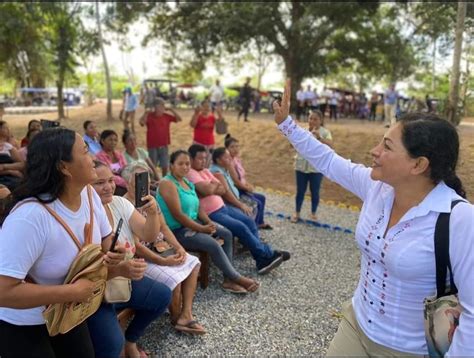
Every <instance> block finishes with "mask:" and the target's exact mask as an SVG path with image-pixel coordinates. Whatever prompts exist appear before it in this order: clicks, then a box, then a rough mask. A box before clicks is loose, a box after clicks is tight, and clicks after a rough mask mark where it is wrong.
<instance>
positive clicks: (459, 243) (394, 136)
mask: <svg viewBox="0 0 474 358" xmlns="http://www.w3.org/2000/svg"><path fill="white" fill-rule="evenodd" d="M290 91H291V89H290V82H289V81H288V82H287V85H286V87H285V92H284V95H283V100H282V104H281V105H280V104H278V103H274V104H273V108H274V110H275V122H276V123H278V125H279V129H280V131H281V132H282V133H283V134H284V135H285V136H286V137H287V138H288V140H289V141H290V142H291V143H292V144H293V146H294V147H295V148H296V150H297V151H298V152H299V153H300V154H301V155H302V156H303V157H304V158H305V159H306V160H308V161H309V162H310V163H311V165H313V166H314V167H316V168H318V170H319V171H320V172H321V173H323V174H324V175H325V176H327V177H328V178H329V179H331V180H333V181H335V182H336V183H338V184H339V185H341V186H342V187H344V188H346V189H347V190H349V191H351V192H352V193H354V194H355V195H357V196H358V197H359V198H360V199H361V200H362V201H363V202H364V204H363V206H362V209H361V213H360V217H359V222H358V224H357V229H356V233H355V237H356V241H357V244H358V246H359V249H360V252H361V264H360V266H361V271H360V278H359V284H358V286H357V289H356V291H355V293H354V296H353V297H352V300H350V301H348V302H346V304H345V305H344V307H343V311H342V314H343V319H342V320H341V323H340V325H339V329H338V331H337V333H336V335H335V337H334V339H333V341H332V342H331V344H330V346H329V349H328V353H327V354H328V356H339V357H340V356H350V355H353V356H360V357H364V356H365V357H367V356H423V355H427V354H428V348H427V344H426V340H425V330H424V316H423V309H424V306H423V301H424V299H425V298H427V297H431V296H433V295H435V294H436V271H437V270H436V263H435V252H434V232H435V227H436V223H437V220H438V217H439V215H440V214H441V213H450V214H451V215H450V223H449V227H450V234H449V253H450V255H449V256H450V261H451V268H452V274H453V276H454V283H455V285H456V287H457V289H458V298H459V302H460V305H461V307H462V309H463V312H462V313H461V316H460V317H459V326H458V327H457V329H456V331H455V332H454V334H453V335H452V342H451V346H450V349H449V351H448V352H447V354H446V356H473V355H474V345H473V343H472V342H474V290H473V287H474V286H473V284H472V283H473V282H474V255H473V254H472V253H473V245H474V225H473V221H474V206H473V205H472V204H470V203H468V202H467V201H465V199H464V198H465V196H466V193H465V191H464V189H463V186H462V183H461V180H460V179H459V178H458V177H457V175H456V165H457V162H458V156H459V138H458V134H457V132H456V129H455V128H454V127H453V125H452V124H450V123H449V122H448V121H446V120H444V119H441V118H439V117H437V116H436V115H433V114H426V113H410V114H408V115H406V116H404V117H402V118H401V119H400V121H399V123H396V124H394V125H393V126H392V127H391V128H390V129H389V130H388V131H387V132H386V133H385V135H384V137H383V139H382V140H381V141H380V143H379V144H378V145H377V146H376V147H375V148H373V149H372V150H371V155H372V157H373V164H372V166H371V168H367V167H365V166H363V165H357V164H353V163H352V162H351V161H350V160H346V159H344V158H342V157H340V156H339V155H337V154H336V153H335V152H334V150H332V149H331V148H330V147H329V146H327V145H324V144H322V143H321V142H320V141H318V139H316V138H315V137H314V136H313V134H311V133H310V132H308V131H306V130H304V129H303V128H301V127H299V126H298V125H297V124H296V122H294V121H293V119H292V118H291V116H289V106H290V93H291V92H290ZM458 200H461V201H462V202H460V203H458V204H457V205H456V206H455V207H454V208H452V205H453V203H454V202H455V201H458Z"/></svg>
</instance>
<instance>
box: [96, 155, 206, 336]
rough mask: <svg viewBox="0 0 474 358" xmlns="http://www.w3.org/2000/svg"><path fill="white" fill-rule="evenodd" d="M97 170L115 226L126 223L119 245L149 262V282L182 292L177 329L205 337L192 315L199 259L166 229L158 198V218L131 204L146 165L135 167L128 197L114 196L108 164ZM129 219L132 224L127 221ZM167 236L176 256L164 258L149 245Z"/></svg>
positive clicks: (100, 191) (99, 186)
mask: <svg viewBox="0 0 474 358" xmlns="http://www.w3.org/2000/svg"><path fill="white" fill-rule="evenodd" d="M143 167H144V168H145V169H143ZM96 170H97V175H98V177H99V178H98V180H97V181H96V182H95V183H94V188H95V189H96V191H97V193H98V194H99V196H100V198H101V200H102V204H103V205H104V207H105V208H106V211H107V213H108V214H109V217H111V218H112V221H114V222H118V220H119V219H120V218H123V219H124V225H123V227H122V232H121V235H120V237H119V241H122V242H123V243H124V245H125V247H128V249H129V251H131V252H132V253H131V256H132V257H133V255H134V254H136V255H137V256H138V257H140V258H142V259H144V260H146V261H147V268H146V271H145V276H146V277H147V278H149V279H152V280H154V281H157V282H158V283H160V284H163V285H166V286H167V287H168V288H169V289H170V290H172V291H173V295H181V292H182V298H183V300H182V303H183V305H182V308H181V307H179V309H178V310H175V309H174V308H175V307H173V306H172V305H171V306H170V313H171V315H172V317H171V321H172V323H173V325H174V327H175V329H176V330H178V331H185V332H186V333H190V334H198V335H199V334H205V333H206V331H205V329H204V327H203V326H202V325H200V324H199V323H198V322H197V321H196V320H194V317H193V313H192V306H193V300H194V293H195V292H196V286H197V279H198V275H199V267H200V264H199V259H198V258H197V257H195V256H191V255H189V254H188V253H186V251H185V250H184V249H183V247H182V246H181V245H180V244H179V242H178V241H177V240H176V238H175V237H174V235H173V233H172V232H171V230H170V229H169V228H168V226H167V225H166V223H165V220H164V218H163V216H162V214H161V210H160V208H159V207H158V204H157V203H156V200H155V198H153V197H152V196H149V198H150V201H151V202H152V203H153V210H155V211H156V213H155V214H154V215H149V210H147V208H146V206H143V207H141V208H139V209H138V210H137V209H135V207H134V206H133V204H132V203H131V201H132V202H134V201H135V195H134V194H131V193H134V192H135V178H134V175H135V173H141V172H147V166H146V164H141V163H135V164H132V166H131V170H130V173H129V176H128V178H127V180H128V183H129V187H128V189H129V191H128V196H127V197H120V196H116V195H112V194H113V192H114V190H115V188H114V187H115V183H114V181H113V173H112V171H111V170H110V169H109V168H108V167H107V166H106V165H105V164H103V163H100V162H99V163H97V162H96ZM131 195H132V196H131ZM139 210H140V211H139ZM140 212H141V213H143V214H141V213H140ZM127 218H128V220H126V219H127ZM163 235H164V236H165V237H166V242H168V243H169V244H170V245H171V247H170V248H171V249H174V253H173V254H171V255H169V256H167V257H161V256H160V255H158V254H157V253H156V252H153V251H151V250H150V249H149V248H148V247H147V244H152V245H153V244H154V243H155V242H156V241H157V240H158V239H163ZM140 241H141V242H140ZM132 292H133V291H132ZM180 298H181V297H178V301H179V302H180V301H181V300H180ZM176 311H177V312H176Z"/></svg>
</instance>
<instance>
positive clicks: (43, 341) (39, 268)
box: [0, 128, 124, 358]
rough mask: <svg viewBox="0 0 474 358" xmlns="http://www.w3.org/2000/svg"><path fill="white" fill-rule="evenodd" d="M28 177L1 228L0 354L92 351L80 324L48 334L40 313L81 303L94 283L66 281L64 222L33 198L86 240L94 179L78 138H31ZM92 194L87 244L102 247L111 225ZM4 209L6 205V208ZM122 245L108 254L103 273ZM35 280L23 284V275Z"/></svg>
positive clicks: (63, 134) (69, 246)
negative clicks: (49, 307) (55, 306)
mask: <svg viewBox="0 0 474 358" xmlns="http://www.w3.org/2000/svg"><path fill="white" fill-rule="evenodd" d="M30 150H31V152H30V153H29V155H28V161H27V166H26V176H25V179H24V181H23V182H22V184H21V185H20V186H19V187H18V188H17V189H16V190H15V191H13V194H12V197H11V198H12V204H11V205H12V206H13V205H16V206H15V208H14V210H13V211H11V212H10V213H9V215H8V216H7V217H6V219H5V221H4V222H3V225H2V228H1V230H0V356H1V357H38V358H39V357H78V358H79V357H80V358H82V357H91V358H92V357H94V349H93V345H92V342H91V337H90V334H89V333H90V332H89V330H88V328H87V324H86V323H85V322H84V323H82V324H80V325H78V326H77V327H75V328H74V329H72V330H71V331H69V332H68V333H65V334H60V335H58V336H55V337H50V336H49V334H48V331H47V328H46V325H45V322H44V318H43V316H42V312H43V310H44V308H45V306H47V305H49V304H53V303H66V302H85V301H87V300H88V299H89V298H90V297H91V296H92V294H93V291H94V287H95V284H94V283H93V282H91V281H89V280H86V279H81V280H78V281H77V282H75V283H74V284H68V285H64V284H63V282H64V279H65V277H66V274H67V272H68V270H69V267H70V266H71V263H72V262H73V260H74V258H75V257H76V255H77V253H78V250H77V247H76V246H75V245H74V243H73V242H72V240H71V239H70V238H69V234H68V233H67V232H66V230H65V229H64V227H63V226H62V225H61V224H60V223H59V222H58V221H57V220H56V219H55V218H54V217H53V216H52V215H51V214H50V213H49V212H48V211H47V210H46V209H45V208H43V207H42V205H40V204H39V203H37V202H34V201H32V202H25V201H27V200H31V199H35V200H38V201H40V202H41V203H43V204H45V205H47V206H49V207H50V208H51V209H52V210H54V211H55V212H56V213H57V214H58V215H59V216H60V217H61V218H62V219H63V220H64V222H65V223H66V224H67V225H68V226H69V227H70V228H71V230H72V231H73V232H74V233H75V235H76V237H77V238H78V240H79V241H81V242H84V227H85V225H86V224H87V223H89V220H90V207H89V200H88V193H87V186H88V184H90V183H91V182H92V181H94V180H96V179H97V174H96V172H95V169H94V164H93V162H92V158H91V157H90V155H89V154H88V150H87V145H86V144H85V143H84V141H83V140H82V138H81V136H80V135H79V134H77V133H75V132H74V131H72V130H70V129H66V128H60V129H55V130H46V131H42V132H40V133H38V135H37V136H36V138H35V140H34V141H32V142H31V143H30ZM91 192H92V203H93V211H94V225H93V232H92V243H95V244H101V242H102V248H103V251H104V252H107V250H108V248H109V245H107V244H110V240H111V237H112V235H111V232H112V228H111V227H110V224H109V222H108V220H107V216H106V213H105V210H104V209H103V208H102V205H101V202H100V198H99V196H98V195H97V194H96V193H95V192H94V190H91ZM9 209H11V206H10V208H7V212H8V211H9ZM123 258H124V248H123V247H119V248H118V252H117V253H111V252H107V253H106V254H105V255H104V259H105V261H106V263H107V266H108V267H109V278H112V277H114V276H116V275H117V271H116V265H117V264H119V263H120V262H121V261H122V260H123ZM27 275H28V276H29V277H31V278H32V280H34V282H36V283H35V284H33V283H30V282H25V278H26V276H27Z"/></svg>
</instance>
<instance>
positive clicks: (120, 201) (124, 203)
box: [114, 196, 135, 221]
mask: <svg viewBox="0 0 474 358" xmlns="http://www.w3.org/2000/svg"><path fill="white" fill-rule="evenodd" d="M114 201H116V203H117V208H118V211H119V212H120V213H123V216H124V220H127V221H129V220H130V218H131V217H132V215H133V213H134V212H135V207H134V206H133V204H132V203H131V202H129V201H128V200H127V199H125V198H123V197H121V196H114Z"/></svg>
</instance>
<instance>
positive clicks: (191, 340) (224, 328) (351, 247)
mask: <svg viewBox="0 0 474 358" xmlns="http://www.w3.org/2000/svg"><path fill="white" fill-rule="evenodd" d="M306 204H309V203H306ZM293 205H294V198H291V197H284V196H277V195H273V194H267V210H268V211H269V212H272V213H274V214H273V215H268V216H267V222H269V223H270V224H271V225H272V226H273V227H274V230H273V231H261V233H262V237H263V238H264V239H265V241H267V242H270V243H271V244H272V246H273V247H275V248H281V249H286V250H288V251H290V252H291V253H292V258H291V260H290V261H287V262H285V263H283V264H282V266H281V267H280V268H278V269H276V270H275V271H272V272H271V273H269V274H268V275H266V276H258V280H259V281H260V283H261V288H260V290H259V291H258V292H257V293H254V294H249V295H247V296H245V297H241V296H236V295H233V294H230V293H226V292H224V291H222V290H221V288H220V282H221V280H222V276H221V274H220V272H218V270H216V268H215V267H214V266H213V265H211V277H210V285H209V287H208V288H207V289H206V290H202V289H200V288H198V290H197V292H196V297H195V303H194V314H195V316H196V318H197V319H198V320H199V322H200V323H202V324H203V325H204V326H205V327H206V329H207V331H208V333H207V334H206V335H204V336H202V337H190V336H186V335H184V334H181V333H178V332H176V331H175V330H174V329H173V328H172V327H171V325H170V323H169V316H168V315H167V314H165V315H164V316H163V317H161V318H160V319H159V320H157V321H156V322H154V323H153V324H152V326H151V327H150V328H149V329H148V330H147V334H146V335H145V336H144V337H143V338H142V339H141V341H140V342H139V344H140V345H141V346H143V348H144V349H146V350H147V351H149V352H151V353H154V354H156V355H157V356H184V355H186V356H188V355H193V356H202V355H207V356H209V355H212V356H216V355H224V356H248V355H252V356H253V355H265V356H269V355H288V356H296V355H298V356H301V355H311V356H313V355H322V354H324V353H325V351H326V349H327V347H328V345H329V342H330V341H331V339H332V337H333V336H334V333H335V331H336V329H337V326H338V323H339V320H338V318H337V315H335V313H337V312H338V311H339V309H340V307H341V304H342V302H344V301H345V300H347V299H349V298H350V297H351V295H352V292H353V291H354V289H355V287H356V284H357V278H358V271H359V254H358V251H357V249H356V246H355V243H354V240H353V235H352V234H349V233H344V231H343V230H333V229H331V228H329V229H328V228H322V227H315V226H313V225H308V224H304V223H299V224H291V223H290V222H289V221H288V220H284V219H282V218H280V217H278V216H276V214H277V213H283V214H284V216H287V215H290V214H291V213H292V210H293ZM303 210H304V209H303ZM318 216H319V218H320V221H321V222H323V223H327V224H329V225H330V226H340V227H343V228H347V229H350V230H352V231H353V230H354V228H355V223H356V220H357V216H358V213H354V212H352V211H350V210H348V209H341V208H338V207H331V206H327V205H321V206H320V208H319V210H318ZM234 264H235V266H236V268H237V270H239V272H241V273H242V274H244V275H248V276H251V277H257V273H256V270H255V265H254V263H253V260H252V258H251V257H250V255H249V254H248V252H246V253H242V254H238V255H236V257H235V258H234Z"/></svg>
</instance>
